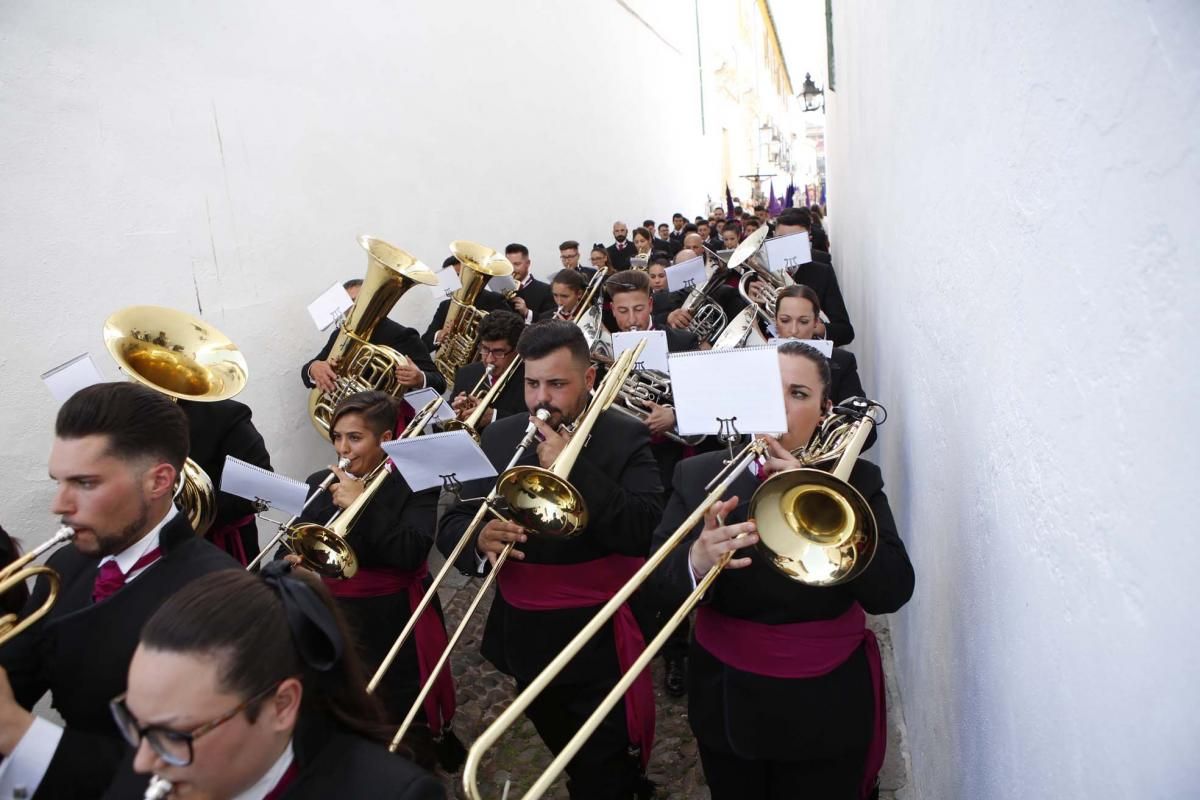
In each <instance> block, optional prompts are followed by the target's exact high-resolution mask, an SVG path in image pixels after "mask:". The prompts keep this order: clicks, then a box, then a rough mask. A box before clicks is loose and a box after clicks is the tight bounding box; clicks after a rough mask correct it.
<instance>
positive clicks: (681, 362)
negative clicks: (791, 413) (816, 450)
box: [668, 345, 787, 436]
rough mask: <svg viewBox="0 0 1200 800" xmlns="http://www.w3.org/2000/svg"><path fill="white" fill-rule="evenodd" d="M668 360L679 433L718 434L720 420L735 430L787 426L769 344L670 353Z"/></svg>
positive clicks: (767, 430) (759, 430)
mask: <svg viewBox="0 0 1200 800" xmlns="http://www.w3.org/2000/svg"><path fill="white" fill-rule="evenodd" d="M668 360H669V361H670V365H671V394H672V395H674V398H675V419H676V422H677V425H678V428H679V433H680V435H682V436H696V435H698V434H702V433H708V434H715V433H719V432H720V431H721V420H732V421H733V423H732V424H733V427H734V428H735V429H736V430H737V431H738V432H740V433H781V432H782V431H785V430H787V414H786V413H785V411H784V408H783V379H782V377H781V376H780V372H779V355H778V354H777V353H776V352H775V348H774V347H773V346H771V345H760V346H758V347H741V348H738V349H736V350H697V351H694V352H691V353H672V354H671V355H670V356H668Z"/></svg>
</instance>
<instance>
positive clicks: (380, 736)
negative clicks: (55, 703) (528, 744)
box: [105, 561, 445, 800]
mask: <svg viewBox="0 0 1200 800" xmlns="http://www.w3.org/2000/svg"><path fill="white" fill-rule="evenodd" d="M365 683H366V678H365V676H364V675H363V672H362V668H361V665H360V664H359V661H358V658H357V656H356V655H355V652H354V647H353V644H352V642H351V639H350V634H349V631H348V629H347V626H346V623H345V620H344V619H343V618H342V615H341V614H340V612H339V611H338V608H337V606H336V604H335V603H334V602H333V598H332V597H331V596H330V594H329V592H328V591H327V590H326V589H325V588H324V587H323V586H322V585H321V583H320V581H319V580H317V578H316V577H314V576H313V575H312V574H311V573H307V572H305V571H303V570H295V571H293V568H292V566H291V564H289V563H287V562H286V561H276V562H272V563H270V564H268V565H267V566H266V567H265V568H264V569H263V571H262V575H261V577H260V576H258V575H255V574H252V573H247V572H244V571H241V570H229V571H226V572H223V573H217V574H213V575H210V576H208V577H207V578H204V579H201V580H197V581H194V582H193V583H191V584H189V585H188V586H187V587H186V588H184V589H182V590H181V591H180V592H178V593H177V594H175V595H174V596H173V597H172V598H171V599H170V600H168V601H167V602H166V603H165V604H163V606H162V608H160V609H159V610H158V611H157V612H156V613H155V614H154V616H153V617H151V618H150V620H149V621H148V622H147V623H146V626H145V627H144V628H143V629H142V632H141V638H140V641H139V644H138V647H137V650H135V651H134V654H133V660H132V661H131V662H130V665H129V679H128V684H127V688H126V692H125V693H124V694H122V695H120V696H118V697H116V698H115V699H114V700H113V701H112V704H111V709H112V716H113V719H114V720H115V721H116V727H117V728H118V729H119V730H120V731H121V733H122V735H123V736H124V737H125V739H126V740H127V741H128V742H129V744H130V745H131V746H133V747H134V748H136V750H135V751H134V753H133V754H132V756H131V758H129V759H128V760H127V761H126V762H125V764H124V766H123V768H122V769H121V771H120V772H119V773H118V775H117V778H116V780H115V781H114V782H113V785H112V786H111V787H110V788H109V790H108V793H107V794H106V795H105V797H106V798H107V799H108V800H127V799H128V798H138V797H167V796H168V793H169V796H170V797H172V798H178V800H185V798H189V797H195V798H204V799H205V800H264V799H267V800H271V799H274V798H278V800H299V798H328V797H346V798H359V797H372V798H392V799H393V800H433V799H434V798H443V797H445V793H444V790H443V789H442V786H441V784H440V783H439V782H438V781H437V780H436V779H435V778H434V777H433V776H431V775H428V774H426V773H425V772H424V770H422V769H421V768H420V767H418V766H416V765H415V764H413V763H412V761H410V760H409V759H407V758H404V757H401V756H397V755H394V754H392V753H389V752H388V751H387V749H386V748H385V747H384V746H383V745H382V744H381V742H382V741H385V740H386V738H387V735H388V732H387V728H386V727H385V725H384V724H383V714H382V711H381V709H380V707H379V704H378V702H377V701H376V700H375V699H374V698H372V697H371V696H369V695H368V694H367V693H366V692H365V690H364V685H365ZM151 774H153V775H154V776H155V777H154V778H153V779H152V780H153V781H154V782H155V783H154V784H153V786H154V787H155V788H158V791H159V793H158V794H153V793H152V792H153V789H152V790H150V791H147V788H146V787H147V782H148V780H151V779H150V778H149V776H150V775H151ZM159 787H161V788H159Z"/></svg>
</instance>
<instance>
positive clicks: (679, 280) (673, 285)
mask: <svg viewBox="0 0 1200 800" xmlns="http://www.w3.org/2000/svg"><path fill="white" fill-rule="evenodd" d="M707 280H708V272H706V271H705V269H704V259H703V258H701V257H700V256H696V257H695V258H689V259H688V260H687V261H681V262H680V263H678V264H675V265H673V266H670V267H667V289H668V290H669V291H672V292H676V291H679V290H680V289H691V288H693V287H695V286H703V285H704V282H705V281H707Z"/></svg>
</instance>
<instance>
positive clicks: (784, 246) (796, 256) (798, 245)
mask: <svg viewBox="0 0 1200 800" xmlns="http://www.w3.org/2000/svg"><path fill="white" fill-rule="evenodd" d="M766 256H767V264H768V265H769V266H770V267H771V271H772V272H783V271H785V270H786V271H787V272H791V271H792V270H794V269H795V268H796V267H798V266H800V265H801V264H807V263H808V262H810V261H812V243H811V242H809V240H808V234H807V233H789V234H788V235H787V236H776V237H775V238H774V239H767V244H766Z"/></svg>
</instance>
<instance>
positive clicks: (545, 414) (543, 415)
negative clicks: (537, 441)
mask: <svg viewBox="0 0 1200 800" xmlns="http://www.w3.org/2000/svg"><path fill="white" fill-rule="evenodd" d="M534 416H535V417H537V418H538V419H540V420H541V421H542V422H545V421H546V420H548V419H550V411H549V410H548V409H545V408H539V409H538V410H537V413H536V414H534Z"/></svg>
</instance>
